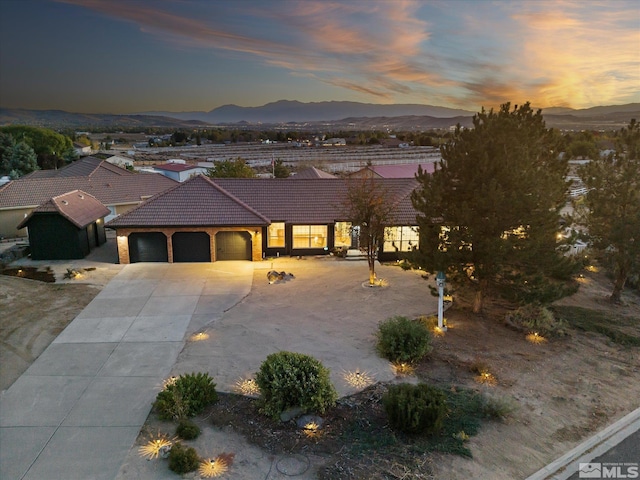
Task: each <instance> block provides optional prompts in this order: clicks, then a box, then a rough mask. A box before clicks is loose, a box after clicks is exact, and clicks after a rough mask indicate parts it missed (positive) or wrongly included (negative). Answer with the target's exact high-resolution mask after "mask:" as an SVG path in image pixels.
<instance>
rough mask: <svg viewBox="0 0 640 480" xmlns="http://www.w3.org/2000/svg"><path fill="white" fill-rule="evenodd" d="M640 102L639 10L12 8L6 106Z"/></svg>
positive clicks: (381, 2) (233, 4) (464, 3)
mask: <svg viewBox="0 0 640 480" xmlns="http://www.w3.org/2000/svg"><path fill="white" fill-rule="evenodd" d="M281 99H287V100H299V101H303V102H317V101H325V100H349V101H359V102H370V103H420V104H430V105H439V106H447V107H456V108H460V107H461V108H466V109H469V110H473V111H477V110H479V109H480V107H482V106H485V107H495V106H498V105H499V104H501V103H504V102H506V101H511V102H512V103H516V104H520V103H523V102H524V101H530V102H531V103H532V104H533V105H534V106H536V107H541V108H544V107H550V106H568V107H573V108H587V107H591V106H595V105H615V104H624V103H631V102H640V3H639V2H637V1H636V0H633V1H626V0H602V1H598V0H576V1H564V0H555V1H547V0H511V1H508V0H496V1H489V0H441V1H440V0H419V1H411V0H337V1H325V0H317V1H314V0H0V106H2V107H12V108H18V107H19V108H33V109H51V108H55V109H62V110H68V111H74V112H94V113H130V112H141V111H150V110H169V111H188V110H211V109H213V108H215V107H218V106H220V105H224V104H230V103H233V104H236V105H242V106H259V105H263V104H265V103H268V102H273V101H277V100H281Z"/></svg>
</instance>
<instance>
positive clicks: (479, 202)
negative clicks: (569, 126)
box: [412, 103, 569, 313]
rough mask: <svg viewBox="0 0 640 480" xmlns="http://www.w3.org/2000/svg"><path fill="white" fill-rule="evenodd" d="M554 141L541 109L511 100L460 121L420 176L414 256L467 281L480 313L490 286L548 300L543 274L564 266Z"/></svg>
mask: <svg viewBox="0 0 640 480" xmlns="http://www.w3.org/2000/svg"><path fill="white" fill-rule="evenodd" d="M558 145H559V136H558V135H557V134H556V132H554V131H553V130H550V129H547V128H546V126H545V123H544V120H543V118H542V113H541V112H540V111H537V112H535V113H534V111H533V110H532V109H531V107H530V106H529V104H528V103H527V104H525V105H522V106H521V107H519V108H518V107H517V106H516V107H514V109H513V110H511V109H510V104H508V103H507V104H504V105H502V106H501V108H500V110H499V111H497V112H494V111H493V110H490V111H488V112H487V111H485V110H484V109H483V110H482V111H481V112H480V113H478V114H476V115H475V116H474V118H473V128H471V129H462V128H461V127H459V126H458V128H457V130H456V132H455V135H454V136H453V138H452V139H451V140H450V141H449V142H448V143H447V144H446V145H444V146H443V147H442V149H441V153H442V160H441V162H440V163H439V165H438V168H437V169H436V171H435V172H434V173H433V174H432V175H429V174H427V173H424V172H420V173H419V174H418V180H419V181H420V186H419V188H418V189H416V191H415V192H414V194H413V197H412V199H413V202H414V206H415V208H416V209H417V210H418V211H419V212H420V215H419V216H418V223H419V225H420V235H421V236H420V253H419V256H418V257H417V261H418V263H419V264H421V265H422V266H423V267H424V268H426V269H427V270H428V271H436V270H443V271H444V270H448V271H449V273H450V274H451V275H452V277H453V280H454V282H464V283H470V284H471V285H472V286H473V289H474V290H475V299H474V312H476V313H478V312H480V311H481V310H482V307H483V301H484V297H485V296H486V295H487V293H488V292H490V291H491V290H492V289H493V288H494V287H500V288H501V289H502V290H503V291H504V290H505V289H507V288H508V289H509V290H510V291H511V293H512V294H513V295H514V296H515V297H516V298H518V299H521V300H527V301H531V300H534V299H537V300H547V301H548V300H549V298H548V297H549V295H550V294H551V293H550V290H549V288H546V287H547V285H546V283H545V281H544V280H545V279H546V278H548V277H551V276H554V275H560V274H561V273H565V274H566V273H568V270H567V271H564V269H562V270H563V271H562V272H561V268H560V267H565V266H567V263H569V262H567V261H566V260H565V259H563V256H562V252H561V251H560V249H559V248H558V243H557V239H556V236H557V234H558V230H559V224H560V209H561V208H562V207H563V206H564V205H565V203H566V193H567V186H568V185H567V182H566V180H565V176H566V174H567V171H568V163H567V161H566V160H562V159H560V158H559V155H558ZM514 292H515V293H514Z"/></svg>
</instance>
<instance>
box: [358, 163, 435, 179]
mask: <svg viewBox="0 0 640 480" xmlns="http://www.w3.org/2000/svg"><path fill="white" fill-rule="evenodd" d="M435 165H436V164H435V163H423V164H417V163H407V164H401V165H370V166H368V167H365V169H364V170H370V171H372V172H373V173H374V174H375V175H376V176H378V177H380V178H415V176H416V173H418V167H419V166H421V167H422V170H424V171H425V172H427V173H433V171H434V169H435ZM360 172H362V170H360ZM357 173H359V172H357Z"/></svg>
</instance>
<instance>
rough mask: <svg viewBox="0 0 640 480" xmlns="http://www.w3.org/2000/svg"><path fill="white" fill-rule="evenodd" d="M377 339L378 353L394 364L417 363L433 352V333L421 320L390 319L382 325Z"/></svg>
mask: <svg viewBox="0 0 640 480" xmlns="http://www.w3.org/2000/svg"><path fill="white" fill-rule="evenodd" d="M377 337H378V344H377V349H378V352H379V353H380V355H382V356H383V357H384V358H386V359H387V360H390V361H392V362H402V363H411V362H415V361H418V360H420V359H421V358H423V357H424V356H425V355H427V354H428V353H429V352H430V351H431V333H430V332H429V329H428V328H427V327H426V326H425V325H424V323H422V322H420V321H419V320H409V319H408V318H407V317H391V318H388V319H387V320H385V321H384V322H382V323H380V325H379V327H378V332H377Z"/></svg>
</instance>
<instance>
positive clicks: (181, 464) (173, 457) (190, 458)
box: [169, 442, 200, 474]
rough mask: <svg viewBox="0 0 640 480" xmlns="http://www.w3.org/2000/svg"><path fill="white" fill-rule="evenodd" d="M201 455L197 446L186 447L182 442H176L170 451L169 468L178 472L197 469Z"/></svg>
mask: <svg viewBox="0 0 640 480" xmlns="http://www.w3.org/2000/svg"><path fill="white" fill-rule="evenodd" d="M199 465H200V457H199V456H198V452H196V450H195V448H193V447H188V448H185V447H183V446H182V444H181V443H180V442H177V443H174V444H173V446H172V447H171V451H170V452H169V469H170V470H172V471H174V472H176V473H180V474H183V473H189V472H193V471H194V470H197V468H198V466H199Z"/></svg>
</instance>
